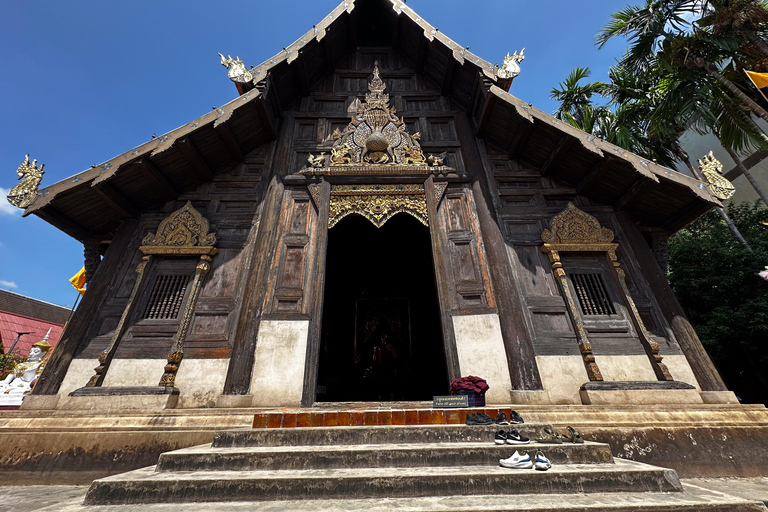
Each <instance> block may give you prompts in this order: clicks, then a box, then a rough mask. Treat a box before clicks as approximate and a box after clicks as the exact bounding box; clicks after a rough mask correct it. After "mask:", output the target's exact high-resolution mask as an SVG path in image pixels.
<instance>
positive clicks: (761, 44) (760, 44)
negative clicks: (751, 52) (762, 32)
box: [747, 34, 768, 57]
mask: <svg viewBox="0 0 768 512" xmlns="http://www.w3.org/2000/svg"><path fill="white" fill-rule="evenodd" d="M747 39H749V42H750V43H752V44H753V45H755V46H756V47H757V48H758V49H759V50H760V51H761V52H763V55H765V56H766V57H768V45H767V44H765V41H763V40H762V39H761V38H759V37H758V36H757V35H755V34H747Z"/></svg>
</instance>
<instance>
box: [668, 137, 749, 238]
mask: <svg viewBox="0 0 768 512" xmlns="http://www.w3.org/2000/svg"><path fill="white" fill-rule="evenodd" d="M683 155H684V158H683V159H682V160H683V162H685V165H686V166H688V170H690V171H691V173H692V174H693V175H694V176H696V177H697V178H699V180H701V181H704V180H702V178H701V174H699V172H698V171H697V170H696V168H695V167H694V166H693V164H692V163H691V160H690V158H688V154H687V153H685V152H684V151H683ZM717 213H719V214H720V217H722V218H723V220H724V221H725V224H726V225H727V226H728V229H730V230H731V232H732V233H733V235H734V236H735V237H736V239H737V240H738V241H739V242H741V245H743V246H744V248H745V249H746V250H748V251H749V252H752V247H750V246H749V244H748V243H747V241H746V240H744V237H743V236H741V232H740V231H739V228H737V227H736V224H734V223H733V221H732V220H731V218H730V217H729V216H728V214H727V213H725V210H724V209H723V208H722V207H721V206H718V207H717Z"/></svg>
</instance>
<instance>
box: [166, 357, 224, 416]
mask: <svg viewBox="0 0 768 512" xmlns="http://www.w3.org/2000/svg"><path fill="white" fill-rule="evenodd" d="M227 366H229V359H183V360H182V361H181V364H180V365H179V371H178V372H177V373H176V387H177V388H178V389H179V402H178V405H177V406H176V407H190V408H191V407H215V406H216V398H217V397H218V396H219V395H221V392H222V391H223V390H224V380H225V379H226V377H227Z"/></svg>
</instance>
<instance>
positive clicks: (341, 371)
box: [317, 213, 448, 402]
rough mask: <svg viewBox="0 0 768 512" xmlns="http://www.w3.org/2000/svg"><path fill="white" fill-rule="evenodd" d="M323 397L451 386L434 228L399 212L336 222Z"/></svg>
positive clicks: (375, 397)
mask: <svg viewBox="0 0 768 512" xmlns="http://www.w3.org/2000/svg"><path fill="white" fill-rule="evenodd" d="M324 300H325V302H324V306H323V322H322V334H321V340H320V367H319V372H318V393H317V401H318V402H346V401H399V400H408V401H415V400H431V399H432V397H433V396H434V395H445V394H448V381H447V378H448V377H447V372H446V365H445V354H444V351H443V338H442V333H441V328H440V313H439V309H438V308H439V304H438V300H437V289H436V286H435V271H434V266H433V263H432V248H431V242H430V235H429V228H427V227H426V226H424V225H422V224H420V223H419V222H418V221H417V220H416V219H414V218H413V217H411V216H410V215H407V214H403V213H401V214H398V215H395V216H394V217H393V218H391V219H390V220H389V221H388V222H386V223H385V224H384V225H383V226H382V227H380V228H377V227H376V226H374V225H373V224H372V223H371V222H370V221H368V220H367V219H365V218H363V217H361V216H359V215H350V216H348V217H346V218H344V219H343V220H341V221H340V222H339V223H338V224H337V225H335V226H334V227H333V228H331V229H330V231H329V233H328V258H327V263H326V280H325V299H324Z"/></svg>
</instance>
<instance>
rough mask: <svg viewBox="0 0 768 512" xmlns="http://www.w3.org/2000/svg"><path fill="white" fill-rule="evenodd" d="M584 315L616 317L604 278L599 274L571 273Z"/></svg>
mask: <svg viewBox="0 0 768 512" xmlns="http://www.w3.org/2000/svg"><path fill="white" fill-rule="evenodd" d="M569 275H570V277H571V282H572V283H573V287H574V289H575V291H576V297H578V299H579V305H580V306H581V311H582V312H583V313H584V315H615V314H616V309H615V308H614V306H613V301H611V299H610V297H609V296H608V292H607V290H606V288H605V283H604V282H603V277H602V275H600V274H597V273H590V274H587V273H573V272H572V273H569Z"/></svg>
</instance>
